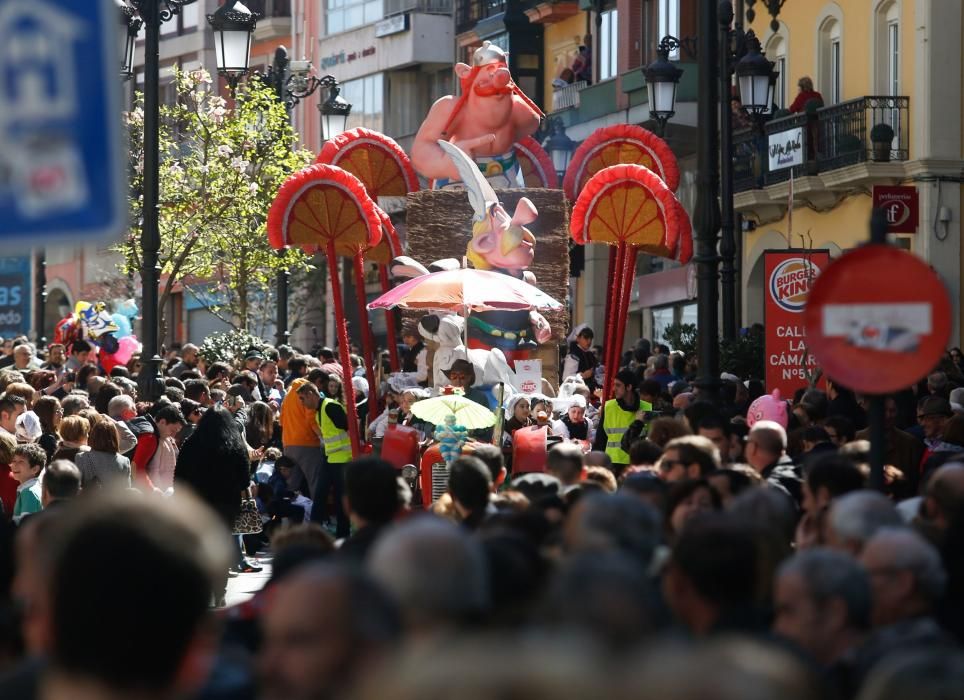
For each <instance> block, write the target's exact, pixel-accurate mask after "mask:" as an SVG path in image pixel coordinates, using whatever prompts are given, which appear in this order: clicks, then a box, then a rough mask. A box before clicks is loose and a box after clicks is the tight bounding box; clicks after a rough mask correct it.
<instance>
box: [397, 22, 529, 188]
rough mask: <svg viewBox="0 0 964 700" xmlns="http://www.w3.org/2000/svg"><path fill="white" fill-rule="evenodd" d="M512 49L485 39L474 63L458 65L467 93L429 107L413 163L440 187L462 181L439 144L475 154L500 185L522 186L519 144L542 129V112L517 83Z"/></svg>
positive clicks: (480, 164)
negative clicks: (511, 62)
mask: <svg viewBox="0 0 964 700" xmlns="http://www.w3.org/2000/svg"><path fill="white" fill-rule="evenodd" d="M507 58H508V57H507V55H506V53H505V52H504V51H503V50H502V49H500V48H499V47H498V46H495V45H494V44H492V43H490V42H488V41H485V42H482V46H481V47H480V48H478V49H476V50H475V52H474V53H473V54H472V65H471V66H468V65H466V64H465V63H457V64H455V74H456V75H457V76H458V78H459V83H460V85H461V88H462V94H461V95H460V96H459V97H455V96H454V95H446V96H445V97H442V98H441V99H439V100H438V101H437V102H436V103H435V104H434V105H432V108H431V109H430V110H429V113H428V116H427V117H425V120H424V121H423V122H422V127H421V128H420V129H419V130H418V134H417V135H416V136H415V142H414V144H413V145H412V153H411V156H412V165H414V166H415V169H416V170H417V171H418V172H419V173H421V174H422V175H423V176H424V177H426V178H428V179H430V180H434V181H435V182H434V185H435V188H436V189H440V188H442V187H445V186H446V185H448V184H450V183H452V182H455V181H458V180H460V179H462V178H461V177H460V175H459V172H458V170H457V169H456V168H455V166H454V165H453V163H452V161H451V160H450V159H449V158H448V156H447V155H446V153H445V151H444V150H442V149H441V148H440V147H439V145H438V142H439V140H445V141H448V142H451V143H453V144H455V145H456V146H458V147H459V148H460V149H462V150H463V151H465V152H466V153H468V154H469V156H470V157H471V158H472V160H474V161H475V163H476V164H477V166H478V168H479V170H480V172H482V173H483V174H484V175H485V177H487V178H489V180H490V182H492V184H493V185H494V186H496V187H521V186H522V182H521V178H520V171H519V163H518V160H517V159H516V154H515V149H514V147H513V145H514V144H515V143H516V142H517V141H521V140H522V139H524V138H526V137H527V136H531V135H532V134H533V133H535V131H536V129H538V128H539V122H540V120H541V119H542V117H543V116H544V115H543V114H542V111H541V110H540V109H539V108H538V107H537V106H536V105H535V103H534V102H533V101H532V100H530V99H529V98H528V97H527V96H526V95H525V93H523V92H522V90H520V89H519V87H518V86H517V85H516V84H515V83H514V82H513V81H512V76H511V74H510V73H509V66H508V61H507Z"/></svg>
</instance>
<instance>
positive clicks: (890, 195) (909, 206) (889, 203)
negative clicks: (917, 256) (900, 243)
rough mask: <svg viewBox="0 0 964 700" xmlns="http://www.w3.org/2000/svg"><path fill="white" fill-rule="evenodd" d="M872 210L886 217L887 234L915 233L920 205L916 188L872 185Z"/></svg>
mask: <svg viewBox="0 0 964 700" xmlns="http://www.w3.org/2000/svg"><path fill="white" fill-rule="evenodd" d="M873 193H874V194H873V199H874V209H883V210H884V213H885V214H886V215H887V233H917V224H918V221H919V219H920V204H919V199H918V196H917V188H916V187H903V186H898V187H891V186H886V185H874V190H873Z"/></svg>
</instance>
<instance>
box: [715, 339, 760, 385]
mask: <svg viewBox="0 0 964 700" xmlns="http://www.w3.org/2000/svg"><path fill="white" fill-rule="evenodd" d="M764 360H765V352H764V347H763V335H762V334H760V333H752V332H751V333H748V334H746V335H741V336H740V337H738V338H737V339H736V340H722V341H720V371H721V372H729V373H730V374H735V375H736V376H738V377H739V378H740V379H749V378H751V377H752V378H756V379H762V378H763V372H764Z"/></svg>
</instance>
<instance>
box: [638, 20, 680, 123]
mask: <svg viewBox="0 0 964 700" xmlns="http://www.w3.org/2000/svg"><path fill="white" fill-rule="evenodd" d="M679 47H680V41H679V39H677V38H676V37H674V36H664V37H663V38H662V39H661V40H660V42H659V47H658V48H657V49H656V60H655V61H653V62H652V63H650V64H649V65H648V66H646V67H645V68H644V69H643V75H644V76H645V77H646V89H647V90H648V91H649V116H650V118H652V119H653V121H655V122H656V124H657V127H658V128H657V131H658V132H659V135H660V136H663V134H664V133H665V131H666V122H668V121H669V120H670V119H671V118H672V117H673V115H674V114H676V88H677V87H678V86H679V80H680V78H681V77H683V70H682V69H681V68H678V67H677V66H675V65H674V64H672V63H670V61H669V54H670V52H671V51H675V50H676V49H678V48H679Z"/></svg>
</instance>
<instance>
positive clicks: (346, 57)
mask: <svg viewBox="0 0 964 700" xmlns="http://www.w3.org/2000/svg"><path fill="white" fill-rule="evenodd" d="M374 55H375V47H374V46H369V47H367V48H364V49H361V50H360V51H339V52H338V53H333V54H331V55H330V56H323V57H322V59H321V67H322V68H331V67H332V66H337V65H338V64H339V63H352V62H353V61H357V60H358V59H360V58H367V57H368V56H374Z"/></svg>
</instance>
